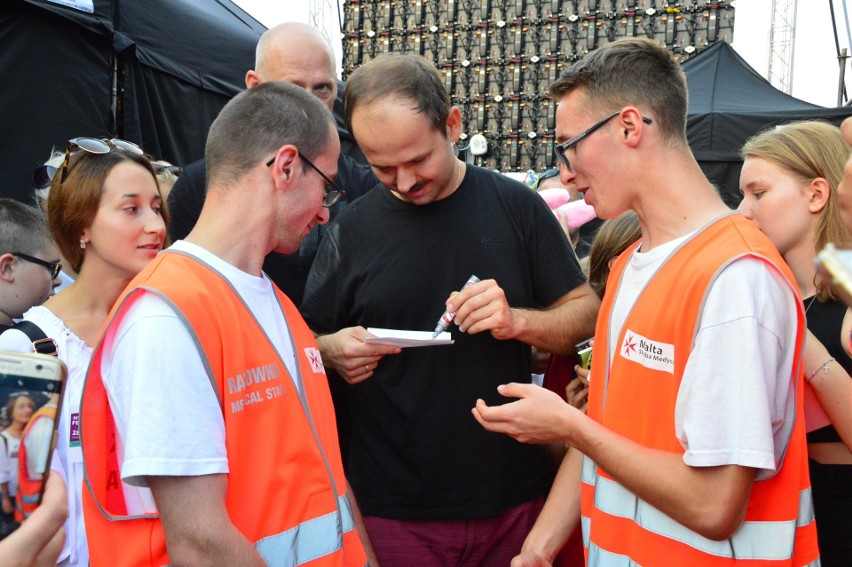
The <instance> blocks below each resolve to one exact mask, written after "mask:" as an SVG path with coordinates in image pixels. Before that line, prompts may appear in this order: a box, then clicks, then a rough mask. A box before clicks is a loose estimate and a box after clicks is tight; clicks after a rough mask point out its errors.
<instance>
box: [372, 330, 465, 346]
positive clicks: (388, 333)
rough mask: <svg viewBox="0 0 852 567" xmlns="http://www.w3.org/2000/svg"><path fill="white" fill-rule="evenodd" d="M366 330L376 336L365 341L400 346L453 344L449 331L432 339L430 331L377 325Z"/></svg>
mask: <svg viewBox="0 0 852 567" xmlns="http://www.w3.org/2000/svg"><path fill="white" fill-rule="evenodd" d="M367 331H368V332H370V333H372V334H374V335H376V336H375V337H368V338H366V339H364V342H365V343H374V344H382V345H393V346H398V347H400V348H407V347H420V346H433V345H451V344H453V339H452V338H450V333H441V334H440V335H438V336H437V337H435V338H434V339H433V338H432V332H431V331H403V330H400V329H380V328H378V327H367Z"/></svg>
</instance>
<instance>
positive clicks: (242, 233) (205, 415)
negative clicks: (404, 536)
mask: <svg viewBox="0 0 852 567" xmlns="http://www.w3.org/2000/svg"><path fill="white" fill-rule="evenodd" d="M338 152H339V142H338V139H337V135H336V132H335V129H334V125H333V122H332V116H331V113H330V112H329V111H328V109H327V108H326V107H325V106H324V105H323V104H322V103H321V102H320V101H319V100H318V99H317V98H316V97H314V96H312V95H311V94H309V93H307V92H305V91H304V90H303V89H301V88H299V87H297V86H295V85H291V84H289V83H283V82H270V83H264V84H263V85H260V86H258V87H256V88H253V89H249V90H247V91H245V92H243V93H240V94H239V95H237V96H236V97H235V98H234V99H233V100H231V101H230V102H229V103H228V104H227V105H226V106H225V108H224V109H223V110H222V112H221V113H220V114H219V117H218V118H217V119H216V121H215V122H214V123H213V125H212V126H211V127H210V132H209V134H208V138H207V147H206V150H205V154H206V157H207V168H208V182H209V185H208V191H207V199H206V201H205V204H204V208H203V209H202V212H201V216H200V218H199V220H198V223H197V224H196V225H195V228H194V229H193V230H192V232H190V234H189V235H188V236H187V238H186V239H185V240H181V241H178V242H176V243H175V244H174V245H173V246H172V247H171V248H170V249H168V250H167V251H165V252H163V253H162V254H160V255H159V256H158V257H157V258H156V259H155V260H154V261H153V262H151V264H150V265H149V266H148V267H147V268H146V269H145V270H143V271H142V272H141V273H140V274H139V275H138V277H136V278H135V279H134V280H133V282H131V284H130V285H129V286H128V288H127V290H125V292H124V294H123V295H122V297H121V298H119V300H118V302H117V303H116V307H114V308H113V312H112V314H111V315H110V318H109V323H108V324H107V326H106V327H105V329H104V331H103V333H102V335H101V338H100V339H99V342H98V345H97V346H96V348H95V351H94V354H93V359H92V365H91V367H90V370H89V374H88V376H87V380H86V386H85V389H84V392H83V401H82V418H81V435H82V441H83V455H84V462H85V470H86V484H87V488H88V490H87V491H86V493H85V495H84V510H85V518H86V530H87V533H88V535H89V543H90V551H91V564H92V565H93V566H95V567H97V566H100V565H110V566H113V565H115V566H120V565H149V564H150V565H164V564H174V565H264V564H270V565H311V566H344V565H346V566H348V565H359V566H363V565H364V564H365V563H366V562H367V555H366V554H365V550H364V545H362V541H361V539H360V537H359V533H358V532H359V531H361V521H360V515H359V514H358V510H357V507H356V505H355V501H354V499H353V498H352V496H351V494H350V492H349V490H348V485H347V481H346V478H345V477H344V474H343V466H342V463H341V459H340V453H339V450H338V439H337V431H336V428H335V422H334V412H333V409H332V405H331V399H330V396H329V393H328V386H327V382H326V375H325V371H324V368H323V364H322V359H321V358H320V356H319V350H318V349H317V345H316V341H315V340H314V338H313V336H312V334H311V332H310V331H309V330H308V328H307V326H306V325H305V323H304V321H303V320H302V319H301V317H300V316H299V314H298V312H297V311H296V309H295V307H294V306H293V304H292V303H291V302H290V301H289V299H287V297H286V296H284V294H283V293H281V292H280V290H278V289H277V288H276V287H275V285H274V284H273V283H272V282H271V281H270V280H269V278H268V277H266V276H265V275H264V274H263V272H262V271H261V266H262V264H263V259H264V257H265V256H266V254H267V253H269V252H270V251H272V250H275V251H277V252H281V253H283V254H292V253H293V252H295V251H297V250H298V249H299V245H300V243H301V241H302V239H303V238H304V237H305V235H306V234H308V232H309V231H310V230H311V228H312V227H313V226H314V225H316V224H322V223H325V222H327V221H328V210H327V207H329V206H330V205H332V204H333V203H334V202H335V201H336V200H337V199H339V198H340V197H341V196H342V195H341V194H342V191H340V190H339V189H337V186H336V185H335V184H334V182H333V181H332V179H333V178H334V177H335V175H336V173H335V172H336V164H337V157H338ZM327 185H329V186H332V187H334V189H333V190H331V189H327V188H326V186H327ZM367 547H368V548H369V546H367Z"/></svg>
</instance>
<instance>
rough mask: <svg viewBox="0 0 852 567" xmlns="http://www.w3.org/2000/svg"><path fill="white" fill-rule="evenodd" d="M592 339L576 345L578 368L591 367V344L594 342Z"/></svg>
mask: <svg viewBox="0 0 852 567" xmlns="http://www.w3.org/2000/svg"><path fill="white" fill-rule="evenodd" d="M594 340H595V339H594V337H592V338H590V339H586V340H585V341H583V342H581V343H577V345H576V347H575V348H576V349H577V358H578V359H579V360H580V366H581V367H583V368H585V369H587V370H588V369H589V368H591V366H592V343H593V342H594Z"/></svg>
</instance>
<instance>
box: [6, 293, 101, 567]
mask: <svg viewBox="0 0 852 567" xmlns="http://www.w3.org/2000/svg"><path fill="white" fill-rule="evenodd" d="M24 319H25V320H27V321H31V322H32V323H34V324H36V325H38V327H39V328H40V329H41V330H42V332H44V334H45V335H46V336H48V337H50V338H51V339H53V340H54V341H56V349H57V356H58V358H59V359H60V360H61V361H62V362H64V363H65V366H66V367H67V368H68V376H67V377H66V379H65V390H64V392H63V394H62V409H61V410H60V413H59V426H58V431H57V439H56V450H55V451H54V453H53V457H52V458H51V461H50V470H51V471H55V472H57V473H58V474H59V475H60V476H62V478H63V479H64V480H65V484H66V487H67V492H68V519H67V520H66V521H65V545H64V546H63V548H62V553H60V554H59V564H60V565H62V566H65V565H88V564H89V548H88V545H87V543H86V527H85V523H84V521H83V453H82V450H81V448H80V429H79V423H80V422H79V417H80V398H81V397H82V395H83V383H84V382H85V380H86V370H87V369H88V367H89V360H91V358H92V349H91V348H90V347H89V346H88V345H86V343H85V342H83V340H82V339H81V338H80V337H78V336H77V335H75V334H74V333H73V332H72V331H71V329H69V328H68V327H66V326H65V323H63V322H62V320H61V319H59V318H58V317H57V316H56V315H54V314H53V312H52V311H51V310H50V309H48V308H46V307H44V306H41V305H39V306H37V307H33V308H32V309H30V310H29V311H27V312H26V313H24ZM0 350H11V351H15V352H32V350H33V344H32V341H30V339H29V337H27V335H26V334H24V333H23V332H22V331H19V330H18V329H10V330H8V331H6V332H4V333H3V334H2V335H0Z"/></svg>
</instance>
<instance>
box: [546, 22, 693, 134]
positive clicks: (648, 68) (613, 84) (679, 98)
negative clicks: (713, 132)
mask: <svg viewBox="0 0 852 567" xmlns="http://www.w3.org/2000/svg"><path fill="white" fill-rule="evenodd" d="M577 89H582V90H583V91H584V95H585V98H586V99H587V100H588V101H589V106H590V107H592V108H595V109H598V110H600V111H601V113H602V114H605V113H606V112H615V111H616V110H618V109H619V108H622V107H624V106H630V105H634V106H637V107H640V108H641V109H643V110H644V111H646V112H649V113H650V114H651V116H652V117H653V118H654V120H655V123H656V124H657V125H658V127H659V129H660V132H661V133H662V135H663V137H664V138H665V139H666V140H667V141H669V142H672V143H675V144H678V145H682V144H685V143H686V113H687V103H688V94H687V93H688V91H687V87H686V76H685V75H684V73H683V70H682V69H681V67H680V64H679V63H678V62H677V61H675V60H674V58H673V57H672V56H671V54H670V53H669V52H668V51H666V50H665V49H663V48H662V47H660V46H659V45H657V44H656V43H654V42H653V41H651V40H649V39H644V38H624V39H620V40H618V41H614V42H612V43H608V44H606V45H604V46H603V47H600V48H598V49H596V50H594V51H592V52H590V53H589V54H588V55H586V56H585V57H583V58H582V59H580V60H579V61H578V62H577V63H575V64H574V65H571V66H570V67H568V68H566V70H565V71H564V72H563V73H562V75H561V76H560V77H559V79H558V80H557V81H556V82H554V83H553V84H552V85H550V95H551V96H552V97H553V98H554V99H556V100H557V101H558V100H559V99H561V98H562V97H564V96H566V95H567V94H569V93H571V92H573V91H575V90H577Z"/></svg>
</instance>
